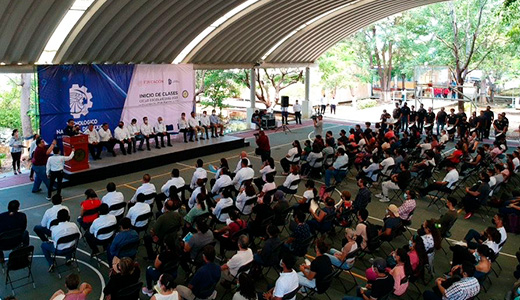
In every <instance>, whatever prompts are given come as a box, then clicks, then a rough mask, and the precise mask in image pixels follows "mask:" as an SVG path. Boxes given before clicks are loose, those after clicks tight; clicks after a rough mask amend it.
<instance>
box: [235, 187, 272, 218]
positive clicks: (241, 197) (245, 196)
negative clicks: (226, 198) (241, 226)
mask: <svg viewBox="0 0 520 300" xmlns="http://www.w3.org/2000/svg"><path fill="white" fill-rule="evenodd" d="M275 188H276V185H275ZM254 197H256V190H255V187H254V186H253V185H252V184H251V185H248V186H246V187H242V189H241V190H240V192H239V193H238V196H237V199H236V201H235V202H236V206H237V208H238V211H240V213H241V214H243V215H249V214H251V211H252V210H253V205H252V204H251V205H247V206H246V205H245V204H246V202H247V201H248V200H250V199H252V198H254Z"/></svg>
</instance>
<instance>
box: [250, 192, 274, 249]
mask: <svg viewBox="0 0 520 300" xmlns="http://www.w3.org/2000/svg"><path fill="white" fill-rule="evenodd" d="M271 199H273V197H272V196H265V197H264V199H263V200H262V202H260V203H258V204H256V205H255V206H254V207H253V211H252V214H253V215H254V218H251V219H250V221H249V225H248V228H249V230H248V231H249V237H250V238H251V240H253V239H254V237H255V236H263V235H264V234H265V230H266V228H267V225H268V224H265V223H266V222H265V221H264V220H266V219H268V218H270V217H271V216H272V215H273V214H274V211H273V208H272V207H271ZM269 223H270V222H269Z"/></svg>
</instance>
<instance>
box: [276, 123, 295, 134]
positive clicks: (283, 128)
mask: <svg viewBox="0 0 520 300" xmlns="http://www.w3.org/2000/svg"><path fill="white" fill-rule="evenodd" d="M280 129H282V130H283V133H285V134H287V131H289V132H290V133H292V131H291V129H290V128H289V126H287V125H286V124H285V123H282V126H281V127H276V130H275V131H274V132H278V130H280Z"/></svg>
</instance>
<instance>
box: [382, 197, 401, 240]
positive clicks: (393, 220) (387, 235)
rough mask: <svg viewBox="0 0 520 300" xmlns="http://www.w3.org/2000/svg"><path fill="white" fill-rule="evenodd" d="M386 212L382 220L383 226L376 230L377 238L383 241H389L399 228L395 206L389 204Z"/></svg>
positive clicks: (397, 212)
mask: <svg viewBox="0 0 520 300" xmlns="http://www.w3.org/2000/svg"><path fill="white" fill-rule="evenodd" d="M387 211H388V212H387V214H386V215H385V217H384V218H383V226H382V227H381V229H379V230H378V234H379V238H380V239H381V240H383V241H391V240H392V239H393V238H394V236H395V234H396V233H397V230H398V229H399V228H400V226H401V219H400V218H399V209H398V208H397V206H395V205H394V204H390V205H389V206H388V208H387ZM378 227H379V226H378Z"/></svg>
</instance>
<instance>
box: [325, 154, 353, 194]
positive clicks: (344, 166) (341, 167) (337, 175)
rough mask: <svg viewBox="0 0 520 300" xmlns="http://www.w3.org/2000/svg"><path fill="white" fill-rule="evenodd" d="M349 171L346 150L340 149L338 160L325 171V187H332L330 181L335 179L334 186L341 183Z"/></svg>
mask: <svg viewBox="0 0 520 300" xmlns="http://www.w3.org/2000/svg"><path fill="white" fill-rule="evenodd" d="M347 171H348V156H347V155H346V154H345V150H343V149H338V151H337V152H336V160H335V161H334V163H333V164H332V166H330V167H328V168H327V170H325V185H326V186H327V187H328V186H330V179H331V177H334V180H335V182H334V184H338V183H340V182H341V181H342V180H343V179H344V178H345V176H346V175H347Z"/></svg>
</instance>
